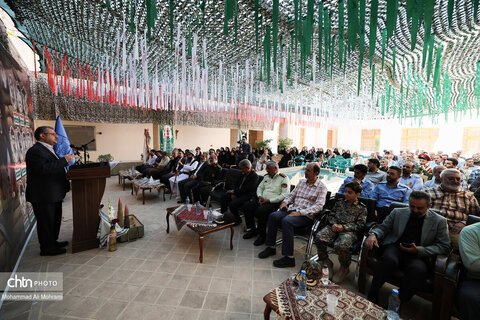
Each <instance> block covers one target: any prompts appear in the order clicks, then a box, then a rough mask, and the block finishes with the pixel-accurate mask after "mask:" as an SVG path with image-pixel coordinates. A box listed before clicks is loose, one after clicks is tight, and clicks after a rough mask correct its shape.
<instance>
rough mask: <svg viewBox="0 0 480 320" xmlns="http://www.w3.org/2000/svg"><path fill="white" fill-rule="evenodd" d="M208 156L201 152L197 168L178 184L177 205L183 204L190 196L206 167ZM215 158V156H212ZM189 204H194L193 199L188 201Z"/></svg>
mask: <svg viewBox="0 0 480 320" xmlns="http://www.w3.org/2000/svg"><path fill="white" fill-rule="evenodd" d="M207 156H208V154H207V153H206V152H203V153H202V154H201V155H200V160H199V161H198V165H197V168H196V169H195V171H193V172H192V174H191V175H190V176H189V177H188V179H184V180H182V181H180V182H179V183H178V191H179V192H180V200H179V201H177V203H185V200H186V198H187V197H189V196H190V194H191V192H192V188H193V187H194V186H196V185H197V184H198V182H199V179H198V177H199V176H200V175H201V174H202V172H203V171H204V170H205V168H206V167H207V166H208V162H207ZM213 156H214V157H215V158H216V157H217V156H215V155H213ZM190 201H191V203H193V202H194V199H190Z"/></svg>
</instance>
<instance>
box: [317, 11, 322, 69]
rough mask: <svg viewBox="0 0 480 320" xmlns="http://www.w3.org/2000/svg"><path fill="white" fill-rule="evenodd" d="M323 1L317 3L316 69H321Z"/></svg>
mask: <svg viewBox="0 0 480 320" xmlns="http://www.w3.org/2000/svg"><path fill="white" fill-rule="evenodd" d="M322 40H323V2H320V3H319V4H318V71H320V70H321V69H322V47H323V43H322V42H323V41H322Z"/></svg>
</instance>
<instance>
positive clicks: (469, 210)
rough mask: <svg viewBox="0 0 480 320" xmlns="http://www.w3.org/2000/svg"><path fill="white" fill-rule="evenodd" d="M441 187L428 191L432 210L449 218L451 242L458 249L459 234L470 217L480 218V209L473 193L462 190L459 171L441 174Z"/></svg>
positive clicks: (448, 170) (446, 171)
mask: <svg viewBox="0 0 480 320" xmlns="http://www.w3.org/2000/svg"><path fill="white" fill-rule="evenodd" d="M440 178H441V179H442V183H441V185H440V186H438V187H435V188H431V189H426V190H425V192H426V193H428V194H429V195H430V197H431V198H432V209H437V210H439V211H440V214H441V215H442V216H444V217H445V218H447V223H448V226H449V232H450V240H452V245H453V246H454V247H457V248H458V234H459V233H460V231H462V229H463V227H465V224H466V220H467V217H468V216H469V215H474V216H479V215H480V207H479V205H478V202H477V199H476V198H475V197H474V195H473V193H472V192H470V191H468V190H462V189H461V188H460V184H461V177H460V172H459V171H458V170H457V169H446V170H444V171H442V173H441V174H440Z"/></svg>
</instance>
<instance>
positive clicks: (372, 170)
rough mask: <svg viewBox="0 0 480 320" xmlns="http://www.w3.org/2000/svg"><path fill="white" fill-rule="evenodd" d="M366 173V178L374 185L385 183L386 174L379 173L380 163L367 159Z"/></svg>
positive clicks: (374, 159)
mask: <svg viewBox="0 0 480 320" xmlns="http://www.w3.org/2000/svg"><path fill="white" fill-rule="evenodd" d="M367 167H368V172H367V175H366V178H367V179H368V180H370V182H372V183H373V184H374V185H377V184H379V183H380V182H382V181H385V179H386V178H387V173H386V172H383V171H380V170H379V168H380V161H378V159H376V158H371V159H368V162H367Z"/></svg>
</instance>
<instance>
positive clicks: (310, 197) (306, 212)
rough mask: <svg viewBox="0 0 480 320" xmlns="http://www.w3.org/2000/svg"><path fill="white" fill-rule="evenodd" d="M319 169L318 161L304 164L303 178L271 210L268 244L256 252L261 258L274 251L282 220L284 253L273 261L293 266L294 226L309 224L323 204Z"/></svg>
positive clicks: (325, 192)
mask: <svg viewBox="0 0 480 320" xmlns="http://www.w3.org/2000/svg"><path fill="white" fill-rule="evenodd" d="M319 173H320V167H319V166H318V164H316V163H310V164H308V165H307V167H306V168H305V178H306V179H302V180H300V182H299V183H298V184H297V186H296V187H295V189H293V191H292V193H290V194H289V195H288V196H287V197H286V198H285V200H283V202H282V203H281V204H280V207H279V210H278V211H276V212H274V213H272V214H270V216H269V218H268V231H267V239H266V241H265V244H266V245H267V248H266V249H265V250H263V251H262V252H260V253H259V254H258V257H259V258H260V259H265V258H268V257H270V256H274V255H276V253H277V252H276V250H275V242H276V240H277V229H278V226H279V225H280V224H281V225H282V255H283V257H282V258H281V259H278V260H275V261H273V265H274V266H275V267H277V268H286V267H295V258H294V257H293V235H294V234H293V229H294V228H299V227H305V226H308V225H311V224H312V222H313V219H314V216H315V213H317V212H319V211H320V210H322V208H323V205H324V204H325V198H326V195H327V187H326V186H325V185H324V184H323V183H322V182H321V181H320V179H318V174H319ZM290 204H291V206H290V207H288V206H289V205H290Z"/></svg>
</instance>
